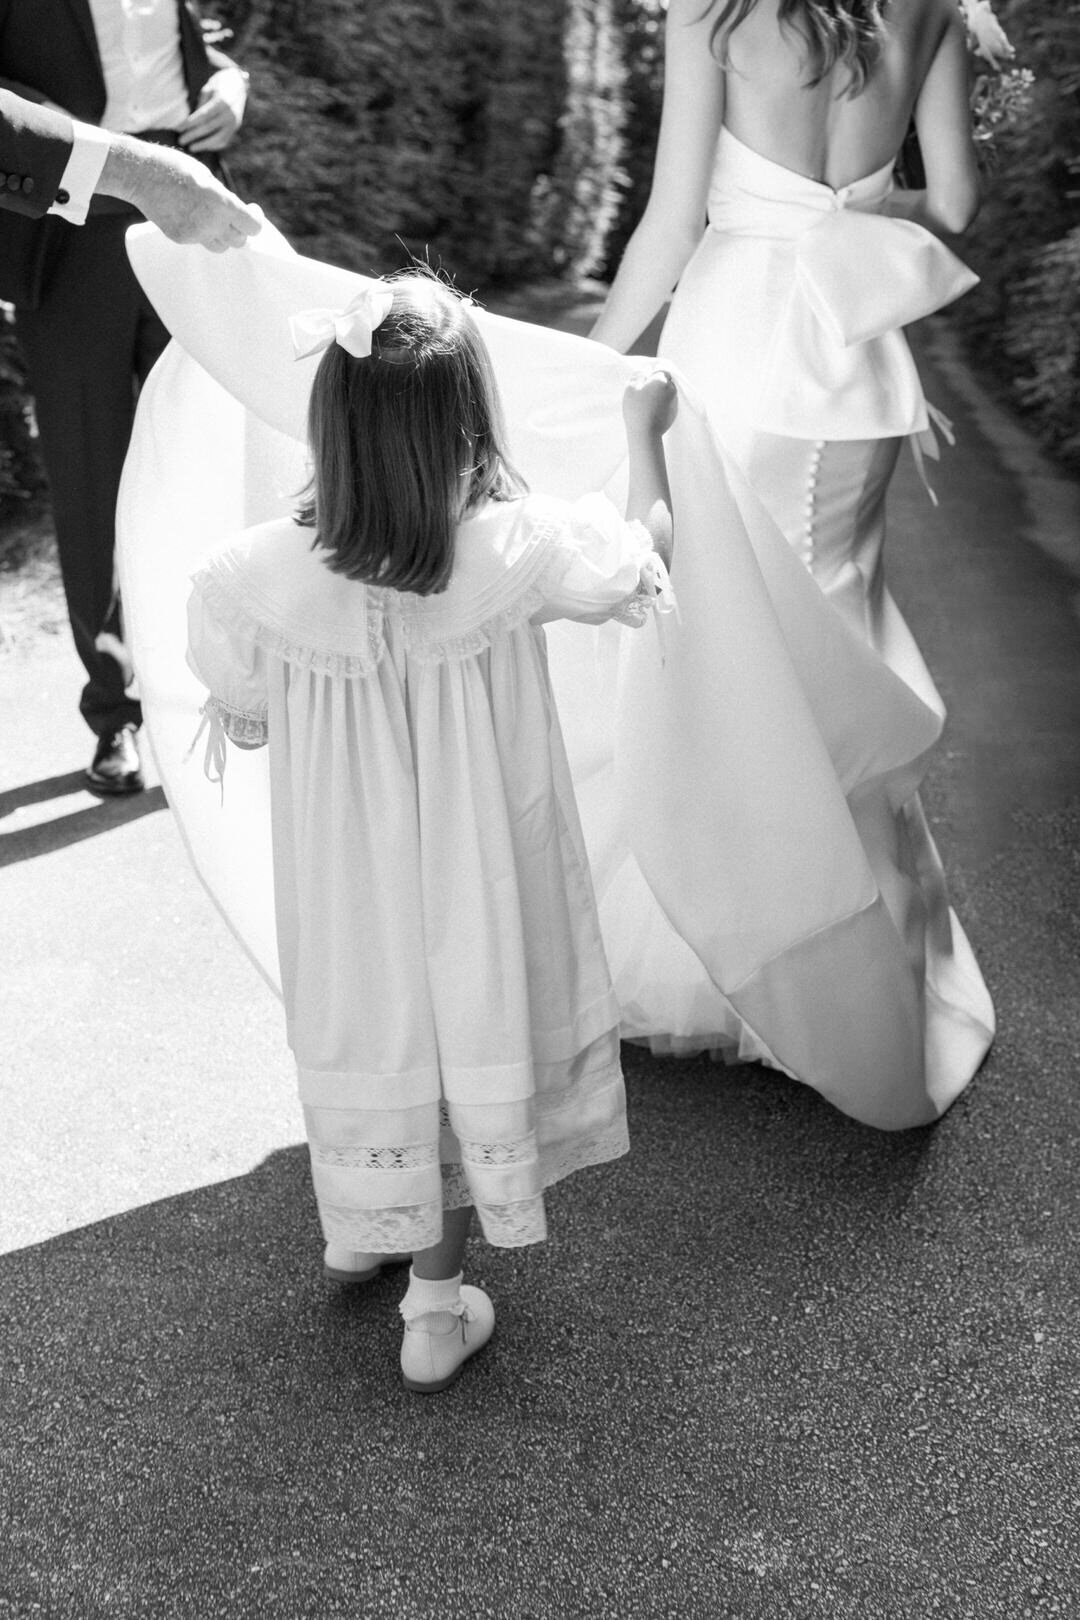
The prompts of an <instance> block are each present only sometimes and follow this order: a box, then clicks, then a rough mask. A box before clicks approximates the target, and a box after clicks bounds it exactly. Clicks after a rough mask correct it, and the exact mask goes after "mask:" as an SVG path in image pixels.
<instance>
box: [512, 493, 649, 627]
mask: <svg viewBox="0 0 1080 1620" xmlns="http://www.w3.org/2000/svg"><path fill="white" fill-rule="evenodd" d="M559 552H560V555H561V557H562V560H563V562H564V564H565V566H564V567H562V568H561V569H560V570H558V572H557V576H556V577H555V578H554V580H553V583H552V584H551V585H550V587H549V589H548V590H547V591H546V593H545V598H546V599H545V602H544V605H543V607H542V608H541V609H540V611H539V612H538V613H536V614H534V616H533V623H534V624H543V623H546V622H547V621H549V620H551V619H576V620H577V621H578V622H580V623H583V624H603V623H604V622H605V621H606V620H608V619H615V620H617V621H618V622H619V623H620V624H628V625H632V626H634V627H637V626H639V625H642V624H644V623H645V621H646V619H647V618H648V617H649V615H650V613H652V612H654V611H659V612H668V611H670V610H671V609H672V608H673V607H674V600H675V599H674V595H673V593H672V590H671V584H670V581H669V579H668V573H667V569H666V568H665V567H664V564H663V562H662V561H661V559H660V558H659V556H658V555H657V553H656V551H655V550H654V549H653V544H652V539H651V537H650V535H649V532H648V530H647V529H646V528H645V527H644V525H643V524H641V523H637V522H627V520H626V519H625V518H624V517H623V516H622V515H621V513H620V512H619V511H618V510H617V508H616V507H615V505H614V504H613V503H612V502H611V501H610V500H609V499H608V498H607V496H606V495H586V496H583V497H582V498H581V499H580V500H577V501H574V502H572V503H569V504H568V506H567V508H566V515H565V520H564V523H563V532H562V534H561V535H560V542H559Z"/></svg>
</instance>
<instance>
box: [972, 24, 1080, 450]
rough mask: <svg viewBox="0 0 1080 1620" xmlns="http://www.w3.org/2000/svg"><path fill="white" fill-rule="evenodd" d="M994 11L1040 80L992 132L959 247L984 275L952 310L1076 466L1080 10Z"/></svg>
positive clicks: (983, 358) (1047, 437) (981, 354)
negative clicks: (990, 157) (985, 168)
mask: <svg viewBox="0 0 1080 1620" xmlns="http://www.w3.org/2000/svg"><path fill="white" fill-rule="evenodd" d="M998 11H999V14H1000V16H1001V20H1002V22H1003V23H1004V25H1005V28H1006V30H1007V32H1008V34H1009V37H1010V38H1011V40H1012V42H1013V44H1014V45H1015V47H1016V52H1017V61H1018V62H1019V63H1020V64H1022V66H1024V67H1026V68H1029V69H1030V70H1031V71H1032V72H1033V74H1034V80H1035V82H1034V85H1033V87H1032V89H1031V92H1030V96H1029V98H1028V101H1027V104H1026V106H1025V108H1024V109H1023V111H1022V112H1021V114H1020V116H1019V117H1018V118H1017V119H1016V121H1015V122H1014V123H1013V124H1012V125H1011V127H1009V128H1008V129H1006V130H1004V131H1003V132H1002V133H1001V134H1000V135H999V136H998V137H997V138H996V139H995V141H994V161H993V164H992V169H991V172H990V174H989V176H988V178H987V180H986V183H985V196H984V201H983V206H982V209H981V212H980V214H979V218H978V220H977V221H976V224H975V227H974V230H973V231H972V234H971V237H970V239H969V241H968V242H967V243H966V244H965V250H964V257H965V258H966V259H967V260H968V261H969V262H970V263H971V264H972V265H973V267H974V268H975V269H976V270H977V271H978V272H979V274H980V275H981V276H982V278H983V279H982V283H981V285H980V286H979V287H978V288H976V290H975V292H973V293H971V294H969V295H968V297H967V298H965V299H963V300H962V301H961V303H960V304H959V305H957V308H956V315H955V319H956V321H957V323H958V324H959V325H960V327H961V329H962V331H963V333H964V334H965V336H966V338H967V341H968V343H969V346H970V347H971V350H972V352H973V354H975V355H977V356H978V358H979V360H980V362H981V363H984V364H985V363H990V364H991V365H992V366H993V368H994V370H995V372H996V373H997V375H998V376H999V377H1000V379H1001V381H1002V383H1003V384H1004V386H1005V387H1006V388H1007V389H1008V391H1009V393H1010V395H1011V397H1012V399H1013V400H1014V402H1015V403H1016V404H1017V405H1019V406H1020V408H1021V409H1022V410H1024V411H1025V412H1026V413H1028V414H1029V416H1030V418H1031V421H1032V425H1033V426H1034V427H1035V429H1036V431H1037V432H1038V433H1039V434H1040V435H1041V436H1042V437H1043V439H1044V442H1046V443H1047V444H1048V445H1049V446H1050V447H1051V448H1052V449H1054V450H1055V451H1057V452H1058V453H1060V454H1061V455H1062V456H1063V458H1064V459H1065V460H1066V461H1068V462H1070V463H1071V464H1074V465H1078V466H1080V445H1078V443H1077V437H1078V435H1077V424H1078V423H1080V353H1078V345H1077V325H1078V315H1080V306H1078V298H1077V287H1078V286H1080V236H1078V227H1080V179H1078V177H1080V9H1078V8H1077V7H1076V5H1075V3H1074V0H1040V4H1039V5H1038V6H1032V5H1030V4H1028V3H1027V0H1002V3H1001V4H1000V5H999V7H998Z"/></svg>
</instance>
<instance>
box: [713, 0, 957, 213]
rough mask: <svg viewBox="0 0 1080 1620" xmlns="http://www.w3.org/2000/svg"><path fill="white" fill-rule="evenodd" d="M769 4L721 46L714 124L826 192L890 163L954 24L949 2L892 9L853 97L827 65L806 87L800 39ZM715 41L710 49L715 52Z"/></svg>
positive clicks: (900, 1) (897, 2)
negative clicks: (722, 66)
mask: <svg viewBox="0 0 1080 1620" xmlns="http://www.w3.org/2000/svg"><path fill="white" fill-rule="evenodd" d="M778 9H779V7H778V0H757V4H756V5H755V6H754V8H753V10H752V11H751V12H750V14H749V15H748V16H747V17H746V18H745V19H744V20H743V22H742V23H740V24H739V25H738V27H736V28H735V29H734V30H733V31H732V32H731V33H730V34H729V35H727V38H726V44H727V52H728V56H727V72H726V75H725V82H724V114H723V121H724V123H725V124H726V125H727V127H728V128H729V129H730V130H731V132H732V134H733V135H736V136H737V137H738V139H739V140H741V141H742V142H743V143H744V144H745V145H746V146H750V147H753V149H754V150H755V151H757V152H760V153H761V154H762V155H763V156H764V157H768V158H771V159H772V160H773V162H775V163H781V164H783V165H784V167H785V168H788V169H794V170H795V171H796V172H797V173H799V174H805V175H807V176H809V177H810V178H811V179H812V180H823V181H824V182H825V183H826V184H827V185H830V186H833V187H839V186H846V185H850V184H851V183H852V181H854V180H859V179H861V178H862V177H863V175H866V174H871V173H873V172H874V171H875V170H877V169H880V168H882V167H883V166H884V165H885V164H887V163H889V162H891V161H892V159H893V158H894V157H895V156H896V153H897V152H898V150H899V148H900V145H901V142H902V141H903V139H904V136H905V134H906V133H907V130H908V127H909V125H910V123H911V118H912V115H913V113H914V111H915V107H916V103H917V101H918V100H919V92H920V90H922V88H923V85H924V83H925V81H926V79H927V75H928V72H929V70H930V68H931V66H932V64H933V63H934V60H935V57H936V56H937V55H938V52H939V50H940V47H941V45H942V42H943V39H944V38H945V35H946V33H947V31H948V30H949V28H950V26H952V25H953V22H954V19H955V17H956V14H957V8H956V6H955V4H954V3H953V0H892V4H890V5H888V6H887V8H886V29H885V32H884V35H883V38H882V42H881V47H880V52H879V55H878V57H877V60H876V61H875V62H874V63H873V65H872V66H871V68H870V70H869V73H868V75H867V79H866V83H865V84H864V85H863V87H862V88H861V89H860V90H859V91H858V93H857V94H855V95H848V94H846V93H845V92H846V91H847V89H848V88H849V86H850V84H851V75H850V71H849V69H848V68H847V67H846V66H845V65H844V64H842V63H838V64H836V65H835V66H834V67H833V68H832V69H831V70H830V71H829V72H828V73H827V74H826V75H825V77H824V78H823V79H822V81H821V82H820V83H819V84H816V85H811V84H809V83H808V80H809V79H811V78H812V77H813V75H812V73H811V72H810V70H809V68H808V52H807V44H806V38H805V36H804V35H803V33H802V31H801V30H800V29H799V28H798V27H797V26H796V25H793V24H792V23H790V22H789V23H787V24H786V25H785V26H781V24H780V22H779V19H778ZM723 43H724V41H723V38H721V39H718V40H717V47H721V48H722V45H723Z"/></svg>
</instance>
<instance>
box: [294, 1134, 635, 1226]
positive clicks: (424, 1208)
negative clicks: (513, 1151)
mask: <svg viewBox="0 0 1080 1620" xmlns="http://www.w3.org/2000/svg"><path fill="white" fill-rule="evenodd" d="M629 1151H630V1139H629V1136H628V1134H627V1128H626V1120H625V1118H624V1117H620V1118H619V1119H616V1120H613V1121H612V1122H611V1123H610V1124H609V1125H605V1126H603V1127H602V1128H601V1129H599V1130H596V1131H593V1132H591V1133H590V1134H589V1135H587V1136H583V1137H579V1138H578V1139H577V1140H576V1141H573V1142H567V1143H565V1144H563V1145H562V1146H561V1147H558V1148H553V1149H549V1150H542V1151H541V1156H540V1166H539V1168H540V1176H541V1189H542V1190H541V1191H540V1192H539V1193H536V1194H535V1195H534V1196H533V1197H531V1198H526V1199H522V1200H520V1201H518V1202H515V1203H505V1204H486V1203H484V1202H483V1201H482V1200H481V1199H478V1198H477V1197H476V1195H475V1193H474V1192H473V1190H472V1189H471V1187H470V1186H469V1181H468V1172H467V1170H466V1168H465V1166H464V1165H461V1164H444V1165H443V1166H442V1176H443V1186H442V1200H441V1205H436V1204H434V1203H430V1204H410V1205H406V1206H403V1207H401V1208H398V1209H355V1208H349V1207H346V1206H344V1205H333V1204H326V1203H324V1202H322V1201H320V1205H319V1214H320V1216H321V1218H322V1225H323V1232H324V1234H325V1236H326V1240H327V1242H328V1243H343V1244H344V1245H345V1247H346V1248H350V1249H359V1250H361V1251H363V1252H365V1253H369V1254H400V1253H402V1252H403V1251H406V1250H407V1251H408V1252H409V1253H410V1254H412V1253H415V1252H416V1250H417V1249H427V1248H430V1247H431V1246H432V1245H433V1244H435V1243H438V1241H439V1239H440V1237H441V1236H442V1212H443V1210H447V1209H465V1208H467V1207H468V1206H469V1205H470V1204H472V1205H473V1206H474V1207H475V1209H476V1213H477V1217H478V1219H479V1221H480V1226H481V1229H482V1231H483V1234H484V1237H485V1238H486V1239H487V1241H488V1242H489V1243H491V1244H494V1245H495V1247H497V1248H500V1249H518V1248H524V1247H525V1246H526V1245H528V1244H531V1243H542V1242H543V1241H544V1239H545V1238H546V1236H547V1220H546V1217H545V1214H544V1198H543V1193H544V1192H545V1191H546V1190H547V1189H548V1188H549V1187H553V1186H555V1184H556V1183H557V1182H559V1181H563V1180H565V1179H566V1177H567V1176H571V1175H573V1174H574V1173H575V1172H576V1171H578V1170H586V1169H588V1168H589V1167H590V1166H592V1165H597V1164H607V1163H609V1162H610V1161H611V1160H612V1159H621V1158H622V1157H623V1156H624V1154H626V1153H628V1152H629Z"/></svg>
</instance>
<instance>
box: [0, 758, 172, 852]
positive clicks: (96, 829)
mask: <svg viewBox="0 0 1080 1620" xmlns="http://www.w3.org/2000/svg"><path fill="white" fill-rule="evenodd" d="M89 791H90V790H89V789H88V788H87V785H86V778H85V776H84V775H83V773H82V772H81V771H69V772H68V773H67V774H66V775H64V776H48V777H45V778H43V779H42V780H41V781H39V782H27V783H26V784H25V785H24V786H23V787H18V788H11V789H9V790H8V791H7V792H6V793H0V817H3V816H10V815H12V814H13V813H14V812H15V811H17V810H23V809H28V808H29V807H30V806H31V805H35V804H46V803H49V802H51V801H52V800H55V799H61V798H66V797H68V796H69V795H71V794H75V793H88V792H89ZM167 809H168V804H167V801H166V799H165V794H164V793H163V792H162V790H161V788H160V787H152V788H147V789H146V791H145V792H143V793H129V794H125V795H122V796H118V797H116V798H112V799H99V800H97V801H96V802H95V803H94V804H92V805H89V806H87V808H85V809H82V810H72V811H71V812H70V813H69V814H68V815H65V816H55V817H53V818H52V819H51V820H47V821H39V822H35V823H34V825H33V826H30V827H20V828H19V829H18V831H16V832H9V833H4V834H2V835H0V867H3V866H11V865H13V864H14V863H15V862H16V861H27V860H31V859H32V858H33V857H34V856H35V855H47V854H50V853H51V852H52V851H53V850H58V849H66V848H67V847H68V845H69V844H79V843H82V841H83V839H84V838H96V837H97V835H98V834H99V833H103V832H111V830H112V829H113V828H114V827H122V826H125V825H126V824H127V823H128V822H129V821H138V820H139V819H140V817H142V816H149V815H153V814H154V813H155V812H156V811H158V810H167Z"/></svg>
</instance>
